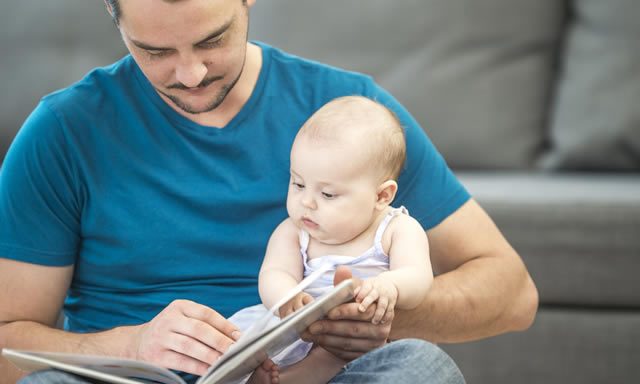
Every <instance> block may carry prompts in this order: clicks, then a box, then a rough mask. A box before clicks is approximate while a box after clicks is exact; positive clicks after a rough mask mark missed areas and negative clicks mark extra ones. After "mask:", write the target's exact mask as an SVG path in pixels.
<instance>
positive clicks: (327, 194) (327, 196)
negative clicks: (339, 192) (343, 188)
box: [322, 192, 336, 199]
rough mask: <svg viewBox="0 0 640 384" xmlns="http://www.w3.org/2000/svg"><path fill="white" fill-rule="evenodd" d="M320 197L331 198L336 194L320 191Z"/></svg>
mask: <svg viewBox="0 0 640 384" xmlns="http://www.w3.org/2000/svg"><path fill="white" fill-rule="evenodd" d="M322 197H324V198H325V199H333V198H335V197H336V195H335V194H333V193H327V192H322Z"/></svg>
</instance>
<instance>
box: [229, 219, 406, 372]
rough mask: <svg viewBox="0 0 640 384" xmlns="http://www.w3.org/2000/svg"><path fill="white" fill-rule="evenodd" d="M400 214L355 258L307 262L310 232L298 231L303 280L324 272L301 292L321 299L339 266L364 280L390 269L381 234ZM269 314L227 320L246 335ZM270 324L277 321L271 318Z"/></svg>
mask: <svg viewBox="0 0 640 384" xmlns="http://www.w3.org/2000/svg"><path fill="white" fill-rule="evenodd" d="M399 214H408V212H407V210H406V209H405V208H404V207H400V208H393V209H391V210H390V211H389V213H387V215H386V216H385V218H384V219H383V220H382V222H380V224H379V225H378V228H377V229H376V235H375V239H374V243H373V246H372V247H371V248H369V249H368V250H367V251H366V252H364V253H363V254H362V255H360V256H358V257H353V256H341V255H326V256H321V257H317V258H315V259H312V260H309V258H308V256H307V247H308V246H309V233H308V232H306V231H304V230H300V255H301V257H302V261H303V264H304V277H307V276H309V275H310V274H312V273H314V272H315V271H317V270H320V269H326V271H325V272H324V273H322V275H321V276H320V277H319V278H317V279H316V280H315V281H313V282H312V283H311V284H310V285H309V286H307V287H306V288H305V289H304V291H305V292H306V293H308V294H310V295H311V296H313V297H314V298H317V297H319V296H322V294H324V293H325V292H327V291H329V290H331V288H333V275H334V274H335V271H336V268H337V267H338V266H341V265H344V266H348V267H349V268H350V269H351V271H352V273H353V276H354V277H357V278H359V279H367V278H370V277H373V276H377V275H379V274H380V273H382V272H385V271H388V270H389V256H388V255H387V254H385V252H384V250H383V249H382V235H383V234H384V231H385V230H386V229H387V226H388V225H389V223H390V222H391V220H392V219H393V218H394V217H395V216H397V215H399ZM267 313H269V309H268V308H266V307H265V306H264V305H263V304H258V305H254V306H251V307H247V308H244V309H241V310H240V311H238V312H236V313H235V314H233V316H231V317H230V318H229V321H231V322H232V323H234V324H235V325H236V326H237V327H238V328H239V329H240V330H241V331H242V332H245V331H246V330H247V329H248V328H249V327H250V326H251V325H252V324H253V323H254V322H255V321H257V320H258V319H261V318H262V317H264V316H265V315H266V314H267ZM273 317H274V319H273V321H279V319H278V318H277V317H276V316H275V315H274V316H273ZM311 346H312V344H311V343H307V342H305V341H303V340H301V339H298V340H297V341H296V342H294V343H293V344H291V345H290V346H288V347H287V348H286V349H284V350H283V351H282V352H280V353H279V354H278V355H277V356H276V357H275V358H273V359H272V360H273V362H274V363H276V364H277V365H278V366H280V367H286V366H289V365H291V364H294V363H297V362H298V361H300V360H302V359H303V358H304V357H305V356H306V355H307V354H308V353H309V350H310V349H311Z"/></svg>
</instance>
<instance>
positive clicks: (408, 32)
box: [250, 0, 564, 168]
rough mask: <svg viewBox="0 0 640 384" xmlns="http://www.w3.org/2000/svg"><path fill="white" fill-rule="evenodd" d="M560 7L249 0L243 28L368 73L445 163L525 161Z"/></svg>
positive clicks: (502, 0) (530, 156)
mask: <svg viewBox="0 0 640 384" xmlns="http://www.w3.org/2000/svg"><path fill="white" fill-rule="evenodd" d="M563 4H564V3H563V2H560V1H557V0H536V1H530V0H485V1H481V2H478V1H476V0H412V1H409V0H407V1H388V0H369V1H367V2H366V5H365V4H364V2H362V1H356V0H331V1H313V0H301V1H286V0H272V1H269V2H264V3H262V2H257V3H256V6H255V7H254V8H253V9H252V25H251V30H250V31H251V37H252V38H254V39H257V40H263V41H265V42H267V43H271V44H273V45H276V46H279V47H281V48H283V49H285V50H287V51H290V52H292V53H295V54H298V55H302V56H305V57H310V58H313V59H317V60H319V61H323V62H327V63H330V64H333V65H336V66H340V67H344V68H347V69H351V70H357V71H361V72H365V73H369V74H371V75H373V76H374V77H375V78H376V80H378V82H379V83H380V84H381V85H382V86H384V87H385V88H387V89H388V90H389V91H391V93H393V94H394V95H395V96H396V97H397V98H398V99H399V100H400V101H401V102H402V103H403V104H404V105H405V106H406V107H407V108H408V109H409V111H410V112H411V113H412V114H413V115H414V116H415V117H416V118H417V119H418V121H419V122H420V123H421V124H422V125H423V127H425V129H426V131H427V133H428V134H429V136H430V137H431V139H432V140H433V141H434V142H435V144H436V146H437V147H438V148H439V149H440V151H441V152H442V153H443V154H444V157H445V158H446V159H447V161H448V162H449V164H450V165H451V166H453V167H456V168H488V167H492V168H525V167H529V166H531V165H532V164H533V163H534V158H535V157H536V155H537V154H538V153H539V151H540V149H541V146H542V143H543V140H544V134H545V131H544V124H545V122H546V121H547V107H548V105H549V99H548V98H549V96H550V92H551V82H552V81H553V79H554V77H555V72H554V71H555V60H556V57H555V54H556V51H557V46H558V44H559V41H560V36H561V34H562V24H563V20H564V5H563ZM399 20H401V21H400V22H399Z"/></svg>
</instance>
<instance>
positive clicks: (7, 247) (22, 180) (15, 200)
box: [0, 102, 81, 266]
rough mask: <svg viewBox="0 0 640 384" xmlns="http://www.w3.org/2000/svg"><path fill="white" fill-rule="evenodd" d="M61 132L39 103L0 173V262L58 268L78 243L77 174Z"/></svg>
mask: <svg viewBox="0 0 640 384" xmlns="http://www.w3.org/2000/svg"><path fill="white" fill-rule="evenodd" d="M70 156H71V154H70V153H69V151H68V149H67V145H66V140H65V132H64V130H63V128H62V127H61V125H60V124H59V122H58V119H56V116H55V114H54V113H53V112H52V111H51V110H50V109H49V108H48V107H47V105H46V104H45V103H44V102H41V103H40V104H39V105H38V107H37V108H36V109H35V110H34V111H33V112H32V113H31V115H30V116H29V118H28V119H27V120H26V121H25V123H24V125H23V126H22V128H21V129H20V131H19V132H18V134H17V136H16V138H15V140H14V142H13V143H12V144H11V147H10V148H9V151H8V152H7V155H6V157H5V160H4V163H3V164H2V168H1V169H0V257H3V258H8V259H14V260H20V261H25V262H30V263H36V264H42V265H50V266H63V265H71V264H73V263H74V260H75V255H76V253H77V248H78V245H79V243H80V235H79V228H80V224H79V222H80V220H79V216H80V212H81V208H80V202H79V198H78V196H79V190H80V188H79V183H78V176H77V172H76V171H75V170H74V167H73V166H72V164H73V163H72V161H70Z"/></svg>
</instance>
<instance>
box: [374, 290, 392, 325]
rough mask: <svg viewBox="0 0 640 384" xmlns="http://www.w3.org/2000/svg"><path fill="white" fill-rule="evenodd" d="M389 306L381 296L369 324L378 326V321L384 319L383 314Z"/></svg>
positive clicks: (387, 301)
mask: <svg viewBox="0 0 640 384" xmlns="http://www.w3.org/2000/svg"><path fill="white" fill-rule="evenodd" d="M388 306H389V300H388V299H387V298H386V297H384V296H382V297H380V298H379V299H378V305H377V306H376V311H375V312H374V314H373V318H372V319H371V322H372V323H373V324H379V323H380V321H382V320H383V319H384V314H385V312H386V311H387V307H388Z"/></svg>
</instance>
